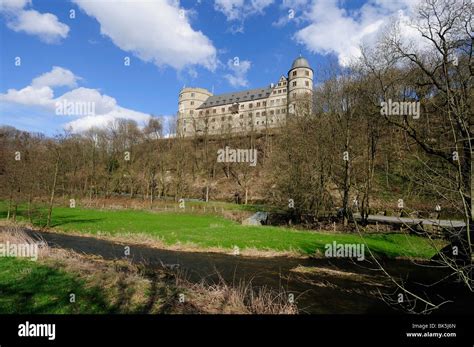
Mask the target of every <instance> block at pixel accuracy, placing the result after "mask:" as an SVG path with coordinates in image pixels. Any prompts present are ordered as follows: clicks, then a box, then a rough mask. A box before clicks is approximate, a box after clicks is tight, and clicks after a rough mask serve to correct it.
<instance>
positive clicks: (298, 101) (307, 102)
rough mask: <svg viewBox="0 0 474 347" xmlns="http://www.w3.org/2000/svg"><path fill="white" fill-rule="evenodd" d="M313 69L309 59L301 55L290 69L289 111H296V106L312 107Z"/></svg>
mask: <svg viewBox="0 0 474 347" xmlns="http://www.w3.org/2000/svg"><path fill="white" fill-rule="evenodd" d="M312 99H313V69H312V68H311V67H310V66H309V63H308V61H307V60H306V59H305V58H303V57H302V56H299V57H298V58H296V59H295V61H293V64H292V65H291V69H290V71H288V113H290V114H291V113H295V110H296V107H297V106H298V107H301V106H302V105H304V106H305V107H309V108H310V110H311V109H312Z"/></svg>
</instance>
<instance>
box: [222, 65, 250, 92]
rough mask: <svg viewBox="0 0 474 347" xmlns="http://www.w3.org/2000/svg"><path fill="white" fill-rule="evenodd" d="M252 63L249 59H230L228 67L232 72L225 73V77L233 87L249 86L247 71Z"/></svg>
mask: <svg viewBox="0 0 474 347" xmlns="http://www.w3.org/2000/svg"><path fill="white" fill-rule="evenodd" d="M251 65H252V64H251V62H250V61H249V60H242V61H236V60H234V59H229V61H228V62H227V68H228V69H229V70H230V73H228V74H226V75H224V77H225V79H226V80H227V81H228V82H229V84H230V85H231V86H233V87H247V86H248V80H247V72H248V71H249V69H250V67H251Z"/></svg>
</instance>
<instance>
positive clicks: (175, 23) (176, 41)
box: [73, 0, 217, 70]
mask: <svg viewBox="0 0 474 347" xmlns="http://www.w3.org/2000/svg"><path fill="white" fill-rule="evenodd" d="M73 1H74V3H76V4H77V5H78V6H79V7H80V8H81V9H82V10H84V12H85V13H86V14H87V15H89V16H91V17H94V18H95V19H96V20H97V21H98V22H99V24H100V31H101V33H102V34H103V35H105V36H107V37H109V38H110V39H111V40H112V42H113V43H114V44H115V45H116V46H117V47H119V48H120V49H122V50H124V51H126V52H131V53H132V54H134V55H135V56H137V57H138V58H140V59H141V60H143V61H146V62H152V63H154V64H156V65H158V66H165V65H168V66H171V67H174V68H176V69H182V68H184V67H185V66H188V65H200V66H203V67H205V68H207V69H209V70H214V69H215V67H216V64H217V63H216V49H215V47H214V46H213V44H212V42H211V40H209V38H208V37H206V36H205V35H204V34H203V33H202V32H201V31H196V30H194V29H193V28H192V27H191V24H190V22H189V20H188V18H187V16H186V11H185V10H184V9H180V8H179V7H178V4H177V2H176V1H173V0H156V1H123V0H103V1H90V0H73Z"/></svg>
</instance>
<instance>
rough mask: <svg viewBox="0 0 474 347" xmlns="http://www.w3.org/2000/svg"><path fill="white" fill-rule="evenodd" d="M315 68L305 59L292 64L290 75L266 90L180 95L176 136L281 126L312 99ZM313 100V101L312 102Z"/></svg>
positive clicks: (197, 90) (186, 92) (200, 91)
mask: <svg viewBox="0 0 474 347" xmlns="http://www.w3.org/2000/svg"><path fill="white" fill-rule="evenodd" d="M312 94H313V69H312V68H311V67H310V65H309V63H308V61H307V60H306V59H305V58H303V57H301V56H300V57H298V58H296V59H295V60H294V61H293V64H292V65H291V69H290V70H289V71H288V75H287V76H283V75H282V76H281V77H280V79H279V80H278V82H277V83H275V84H274V83H272V84H270V85H269V86H267V87H262V88H257V89H251V90H245V91H242V92H233V93H226V94H220V95H213V94H212V93H211V92H209V91H208V90H207V89H204V88H183V89H182V90H181V92H180V93H179V101H178V123H177V133H178V134H179V135H180V136H186V137H189V136H195V135H203V134H209V135H219V134H228V133H248V132H251V131H256V132H258V131H262V130H265V129H268V128H277V127H281V126H283V125H284V124H285V122H286V117H287V115H288V114H293V113H295V110H296V107H297V104H296V102H297V101H298V100H300V99H303V98H308V97H309V98H312ZM310 100H311V99H310Z"/></svg>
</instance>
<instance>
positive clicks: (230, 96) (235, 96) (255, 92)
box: [197, 86, 273, 110]
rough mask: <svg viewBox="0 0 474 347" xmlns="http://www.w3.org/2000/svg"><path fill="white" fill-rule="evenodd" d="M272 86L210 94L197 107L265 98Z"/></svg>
mask: <svg viewBox="0 0 474 347" xmlns="http://www.w3.org/2000/svg"><path fill="white" fill-rule="evenodd" d="M272 90H273V87H271V86H268V87H264V88H257V89H250V90H244V91H242V92H233V93H225V94H220V95H212V96H210V97H208V98H207V99H206V101H205V102H204V103H203V104H202V105H201V106H199V107H198V108H197V109H198V110H199V109H203V108H207V107H215V106H221V105H227V104H233V103H236V102H237V103H238V102H244V101H252V100H259V99H266V98H268V97H269V96H270V94H271V93H272Z"/></svg>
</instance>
